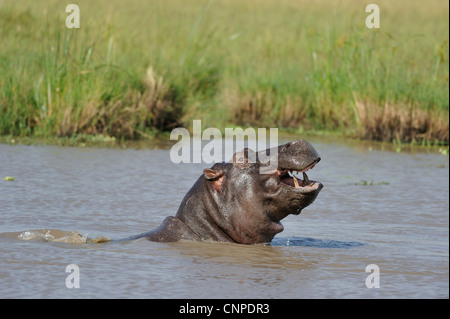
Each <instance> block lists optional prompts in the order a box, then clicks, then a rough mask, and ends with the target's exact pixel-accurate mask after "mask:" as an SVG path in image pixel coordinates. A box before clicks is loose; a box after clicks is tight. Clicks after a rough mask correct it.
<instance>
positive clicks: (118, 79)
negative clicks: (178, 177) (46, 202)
mask: <svg viewBox="0 0 450 319" xmlns="http://www.w3.org/2000/svg"><path fill="white" fill-rule="evenodd" d="M69 3H70V1H60V0H39V1H31V0H16V1H2V0H0V38H1V41H2V42H1V43H2V45H1V46H0V88H1V89H0V135H3V136H18V137H50V136H51V137H54V136H58V137H74V136H85V135H96V136H102V137H111V138H113V137H114V138H115V139H118V140H120V139H140V138H151V137H152V136H154V135H155V134H158V132H164V131H170V130H172V129H173V128H175V127H178V126H185V127H189V126H190V125H192V120H193V119H201V120H202V125H203V126H204V127H217V128H221V129H222V128H224V127H226V126H254V127H278V128H279V129H286V130H290V131H293V132H298V133H303V132H311V131H320V132H339V133H340V134H342V135H344V136H352V137H357V138H364V139H371V140H380V141H389V142H392V141H394V142H401V143H438V144H448V141H449V87H448V85H449V83H448V81H449V45H448V38H449V30H448V24H449V14H448V6H449V4H448V2H447V1H441V0H433V1H427V2H423V1H419V0H413V1H410V0H408V1H406V0H399V1H387V0H382V1H381V0H380V1H377V4H378V6H379V7H380V21H381V28H379V29H368V28H366V26H365V20H366V17H367V16H368V14H369V13H366V12H365V3H364V2H361V3H360V2H355V1H351V0H344V1H320V2H310V1H288V0H280V1H279V0H277V1H275V0H265V1H257V0H246V1H240V0H215V1H214V0H212V1H209V0H191V1H188V2H187V1H182V0H168V1H166V0H165V1H163V0H154V1H146V2H142V1H137V0H130V1H119V0H112V1H88V0H82V1H77V2H76V3H77V4H78V6H79V8H80V17H81V27H80V28H79V29H68V28H66V25H65V20H66V17H67V16H68V15H69V13H66V12H65V8H66V5H67V4H69Z"/></svg>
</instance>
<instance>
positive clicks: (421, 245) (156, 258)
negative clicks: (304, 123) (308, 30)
mask: <svg viewBox="0 0 450 319" xmlns="http://www.w3.org/2000/svg"><path fill="white" fill-rule="evenodd" d="M283 142H284V141H283ZM313 144H314V146H315V147H316V148H317V150H318V152H319V154H320V155H321V157H322V161H321V162H320V163H319V164H318V165H317V166H316V167H315V168H314V170H312V171H311V172H310V174H308V175H309V176H310V178H312V179H315V180H319V181H321V182H322V183H323V184H324V189H323V190H322V191H321V193H320V194H319V196H318V198H317V200H316V201H315V202H314V203H313V204H312V205H311V206H309V207H307V208H306V209H305V210H304V211H303V212H302V214H301V215H299V216H289V217H287V218H286V219H285V220H283V225H284V228H285V230H284V231H283V232H282V233H280V234H278V235H277V236H276V237H275V238H274V240H273V241H272V243H270V245H254V246H246V245H237V244H223V243H211V242H202V243H197V242H188V241H183V242H178V243H153V242H149V241H147V240H146V239H138V240H133V241H123V242H120V241H115V239H120V238H126V237H129V236H132V235H136V234H139V233H142V232H146V231H149V230H151V229H153V228H155V227H157V226H159V225H160V223H161V222H162V221H163V219H164V218H165V217H166V216H168V215H173V214H175V213H176V211H177V209H178V205H179V203H180V202H181V200H182V198H183V196H184V195H185V194H186V192H187V191H188V190H189V188H190V187H191V186H192V184H193V183H194V181H195V180H196V179H197V178H198V176H199V175H200V174H201V171H202V169H203V168H204V167H205V166H209V165H204V164H189V165H177V164H173V163H171V162H170V160H169V150H168V149H139V150H138V149H123V150H122V149H97V148H60V147H54V146H24V145H17V146H9V145H0V177H1V180H0V215H1V219H0V254H1V256H2V258H1V260H0V283H1V289H0V297H1V298H91V297H94V298H98V297H102V298H116V297H130V298H448V296H449V295H448V289H449V280H448V278H449V277H448V266H449V265H448V249H449V244H448V239H449V236H448V230H449V224H448V222H449V196H448V191H449V186H448V182H449V170H448V168H449V158H448V155H442V154H437V153H427V152H421V153H419V152H412V151H410V152H400V153H397V152H391V151H388V150H381V149H377V148H376V147H372V146H369V145H366V144H356V145H351V146H346V145H343V144H339V143H334V142H333V143H331V142H327V141H313ZM4 176H13V177H14V181H4V180H3V177H4ZM363 181H366V183H364V182H363ZM109 239H113V240H112V241H108V240H109ZM99 242H102V243H99ZM69 264H76V265H78V266H79V268H80V272H81V277H80V289H67V288H66V286H65V279H66V276H67V273H66V272H65V269H66V266H67V265H69ZM369 264H376V265H378V266H379V268H380V276H381V277H380V283H381V286H380V288H378V289H368V288H366V286H365V279H366V277H367V275H368V273H366V272H365V269H366V266H367V265H369Z"/></svg>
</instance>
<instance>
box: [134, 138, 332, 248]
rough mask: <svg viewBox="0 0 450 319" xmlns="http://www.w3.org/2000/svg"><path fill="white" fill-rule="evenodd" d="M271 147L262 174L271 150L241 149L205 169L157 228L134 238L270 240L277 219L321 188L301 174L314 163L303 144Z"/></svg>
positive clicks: (275, 231)
mask: <svg viewBox="0 0 450 319" xmlns="http://www.w3.org/2000/svg"><path fill="white" fill-rule="evenodd" d="M272 150H274V149H272ZM275 151H277V152H273V153H275V154H276V155H277V156H278V161H277V167H275V168H274V169H272V170H271V171H269V172H266V173H261V168H263V167H264V165H267V161H266V162H263V161H262V160H261V158H262V157H263V155H267V154H270V153H271V149H267V150H265V151H262V152H254V151H252V150H249V149H244V150H243V151H241V152H237V153H236V154H234V156H233V159H232V160H231V161H230V162H228V163H216V164H214V165H213V166H212V167H211V168H206V169H205V170H204V171H203V174H202V175H201V176H200V177H199V178H198V179H197V181H196V182H195V184H194V185H193V186H192V188H191V189H190V190H189V192H188V193H187V194H186V195H185V197H184V198H183V200H182V202H181V204H180V207H179V208H178V211H177V213H176V215H175V216H169V217H167V218H166V219H165V220H164V221H163V222H162V224H161V225H160V226H159V227H158V228H156V229H154V230H152V231H150V232H147V233H143V234H139V235H137V236H135V237H134V239H135V238H142V237H145V238H147V239H149V240H151V241H158V242H175V241H179V240H193V241H219V242H231V243H239V244H259V243H270V241H272V239H273V238H274V236H275V235H276V234H278V233H280V232H282V231H283V229H284V228H283V225H282V224H281V223H280V221H281V220H282V219H283V218H285V217H286V216H288V215H289V214H294V215H298V214H300V212H301V211H302V209H303V208H305V207H307V206H308V205H310V204H311V203H312V202H313V201H314V200H315V199H316V197H317V195H318V194H319V192H320V190H321V189H322V188H323V185H322V184H321V183H320V182H317V181H313V180H310V179H309V178H308V176H307V175H306V171H308V170H309V169H312V168H313V167H314V166H315V165H316V164H317V163H318V162H319V161H320V157H319V155H318V154H317V152H316V150H315V149H314V147H313V146H312V145H311V144H310V143H309V142H307V141H305V140H297V141H293V142H290V143H287V144H284V145H280V146H278V148H277V149H276V150H275ZM250 158H252V159H253V160H249V159H250ZM299 173H302V177H300V176H299ZM296 175H297V177H296Z"/></svg>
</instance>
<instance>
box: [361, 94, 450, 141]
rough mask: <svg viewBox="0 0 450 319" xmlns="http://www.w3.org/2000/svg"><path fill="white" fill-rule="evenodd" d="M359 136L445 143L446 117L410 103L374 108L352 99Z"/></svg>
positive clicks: (446, 137)
mask: <svg viewBox="0 0 450 319" xmlns="http://www.w3.org/2000/svg"><path fill="white" fill-rule="evenodd" d="M355 113H356V114H357V117H358V121H359V123H358V124H359V125H358V127H359V130H360V133H359V134H360V135H361V136H362V137H364V138H366V139H370V140H379V141H393V140H396V141H402V142H408V143H409V142H423V141H448V140H449V122H448V118H445V117H444V116H442V115H440V114H439V113H437V112H431V111H428V110H423V109H420V108H419V107H417V106H414V105H412V104H410V105H405V104H396V105H392V104H387V103H386V104H384V105H377V104H374V103H370V102H367V101H365V102H363V101H359V100H355Z"/></svg>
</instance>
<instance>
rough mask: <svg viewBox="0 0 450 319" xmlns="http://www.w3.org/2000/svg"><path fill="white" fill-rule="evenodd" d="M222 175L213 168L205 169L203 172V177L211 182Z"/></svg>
mask: <svg viewBox="0 0 450 319" xmlns="http://www.w3.org/2000/svg"><path fill="white" fill-rule="evenodd" d="M221 175H223V173H222V172H220V171H218V170H215V169H212V168H205V169H204V170H203V176H205V178H206V179H207V180H211V179H215V178H218V177H220V176H221Z"/></svg>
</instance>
